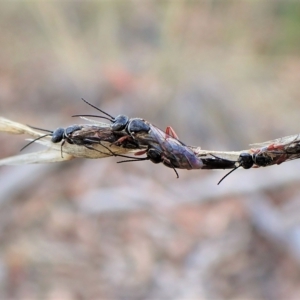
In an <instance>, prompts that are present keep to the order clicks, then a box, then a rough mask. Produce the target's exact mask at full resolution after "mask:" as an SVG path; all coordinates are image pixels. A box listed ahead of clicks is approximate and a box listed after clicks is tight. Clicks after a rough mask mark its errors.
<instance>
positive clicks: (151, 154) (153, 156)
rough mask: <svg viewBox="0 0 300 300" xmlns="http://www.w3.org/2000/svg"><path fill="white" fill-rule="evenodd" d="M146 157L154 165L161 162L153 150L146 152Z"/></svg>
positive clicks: (159, 155) (158, 154) (157, 153)
mask: <svg viewBox="0 0 300 300" xmlns="http://www.w3.org/2000/svg"><path fill="white" fill-rule="evenodd" d="M147 157H148V158H149V159H150V160H151V161H152V162H153V163H154V164H159V163H161V162H162V159H161V154H160V153H159V152H158V151H157V150H155V149H149V150H148V152H147Z"/></svg>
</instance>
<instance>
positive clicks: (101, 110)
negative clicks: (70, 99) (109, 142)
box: [81, 98, 115, 120]
mask: <svg viewBox="0 0 300 300" xmlns="http://www.w3.org/2000/svg"><path fill="white" fill-rule="evenodd" d="M81 100H82V101H84V102H85V103H86V104H88V105H89V106H91V107H93V108H95V109H97V110H98V111H100V112H102V113H103V114H105V115H107V116H108V117H110V118H112V120H114V119H115V118H114V117H113V116H111V115H110V114H108V113H107V112H105V111H103V110H101V109H100V108H98V107H96V106H95V105H93V104H91V103H89V102H88V101H86V100H85V99H83V98H81Z"/></svg>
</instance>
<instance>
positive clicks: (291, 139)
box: [250, 134, 300, 148]
mask: <svg viewBox="0 0 300 300" xmlns="http://www.w3.org/2000/svg"><path fill="white" fill-rule="evenodd" d="M295 142H300V135H299V134H294V135H289V136H285V137H282V138H279V139H275V140H270V141H267V142H263V143H255V144H250V146H251V147H253V148H262V147H267V146H269V145H275V146H279V145H283V146H289V145H290V144H292V143H295Z"/></svg>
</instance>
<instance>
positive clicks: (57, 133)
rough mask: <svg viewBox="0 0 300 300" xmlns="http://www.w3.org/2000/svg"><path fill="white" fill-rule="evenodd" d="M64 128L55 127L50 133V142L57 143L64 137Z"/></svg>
mask: <svg viewBox="0 0 300 300" xmlns="http://www.w3.org/2000/svg"><path fill="white" fill-rule="evenodd" d="M64 133H65V129H64V128H57V129H55V130H54V131H53V133H52V138H51V142H52V143H59V142H60V141H61V140H62V139H63V138H64Z"/></svg>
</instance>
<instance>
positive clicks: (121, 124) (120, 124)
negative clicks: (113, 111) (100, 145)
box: [111, 115, 129, 131]
mask: <svg viewBox="0 0 300 300" xmlns="http://www.w3.org/2000/svg"><path fill="white" fill-rule="evenodd" d="M128 121H129V118H128V117H127V116H125V115H119V116H117V117H116V118H115V119H114V122H113V123H112V124H111V129H112V130H113V131H121V130H123V129H124V128H125V127H126V125H127V123H128Z"/></svg>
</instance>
